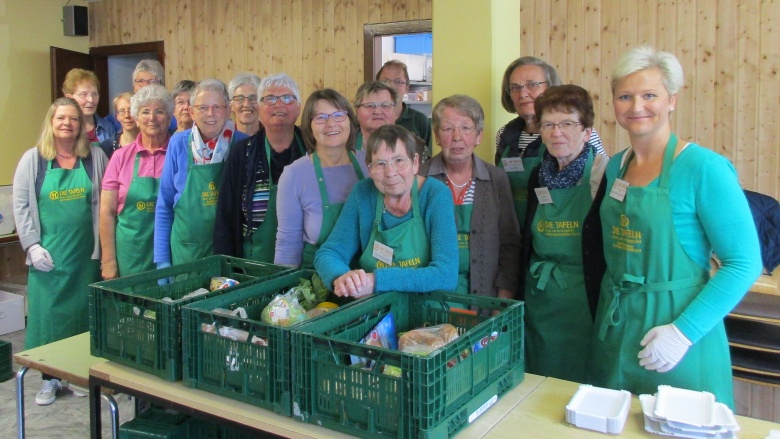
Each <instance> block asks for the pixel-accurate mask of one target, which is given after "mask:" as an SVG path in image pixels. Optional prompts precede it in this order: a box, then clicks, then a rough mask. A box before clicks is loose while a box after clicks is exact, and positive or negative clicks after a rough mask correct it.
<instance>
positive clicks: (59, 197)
mask: <svg viewBox="0 0 780 439" xmlns="http://www.w3.org/2000/svg"><path fill="white" fill-rule="evenodd" d="M79 163H80V164H79V167H78V168H74V169H63V168H56V169H52V166H51V165H52V162H51V161H49V163H48V165H47V167H46V178H45V179H44V181H43V186H42V187H41V193H40V196H39V197H38V215H39V218H40V224H41V247H43V248H45V249H46V250H47V251H48V252H49V254H50V255H51V258H52V260H53V261H54V266H55V267H54V269H52V270H51V271H49V272H43V271H38V270H37V269H35V267H33V266H30V270H29V274H28V278H27V279H28V280H27V291H28V292H29V293H28V295H27V300H28V305H29V309H30V313H29V315H28V317H27V334H26V337H25V342H24V348H25V349H31V348H35V347H38V346H42V345H45V344H47V343H51V342H54V341H57V340H62V339H63V338H67V337H70V336H73V335H77V334H81V333H82V332H85V331H88V330H89V287H88V285H89V284H91V283H93V282H97V281H98V280H100V262H99V261H98V260H97V259H92V253H93V251H94V247H95V236H94V228H93V226H92V181H90V179H89V175H88V174H87V171H86V169H84V162H83V161H82V160H81V159H79Z"/></svg>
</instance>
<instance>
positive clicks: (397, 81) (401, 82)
mask: <svg viewBox="0 0 780 439" xmlns="http://www.w3.org/2000/svg"><path fill="white" fill-rule="evenodd" d="M381 81H382V82H389V83H393V84H395V85H397V86H399V87H400V86H403V85H407V84H409V83H408V82H406V81H405V80H403V79H382V80H381Z"/></svg>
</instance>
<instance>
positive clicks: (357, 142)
mask: <svg viewBox="0 0 780 439" xmlns="http://www.w3.org/2000/svg"><path fill="white" fill-rule="evenodd" d="M361 149H363V133H362V132H361V131H360V130H358V132H357V135H356V136H355V151H360V150H361Z"/></svg>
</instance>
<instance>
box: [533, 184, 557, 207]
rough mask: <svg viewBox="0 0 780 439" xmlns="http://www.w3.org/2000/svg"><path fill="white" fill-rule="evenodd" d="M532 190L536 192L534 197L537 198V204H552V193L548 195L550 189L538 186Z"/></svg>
mask: <svg viewBox="0 0 780 439" xmlns="http://www.w3.org/2000/svg"><path fill="white" fill-rule="evenodd" d="M534 192H536V198H538V199H539V204H553V199H552V195H550V190H549V189H547V188H546V187H538V188H535V189H534Z"/></svg>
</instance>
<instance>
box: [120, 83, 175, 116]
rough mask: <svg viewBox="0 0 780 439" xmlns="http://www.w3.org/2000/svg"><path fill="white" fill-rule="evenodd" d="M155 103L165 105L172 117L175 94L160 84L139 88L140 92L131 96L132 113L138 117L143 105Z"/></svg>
mask: <svg viewBox="0 0 780 439" xmlns="http://www.w3.org/2000/svg"><path fill="white" fill-rule="evenodd" d="M153 103H160V104H162V106H163V107H165V111H167V112H168V116H169V117H170V116H171V115H172V114H173V96H171V94H170V93H169V92H168V90H166V89H165V87H163V86H162V85H159V84H149V85H147V86H146V87H144V88H142V89H140V90H138V93H136V94H134V95H133V97H132V98H130V114H131V115H132V116H133V118H135V119H138V111H139V110H140V109H141V107H145V106H147V105H150V104H153Z"/></svg>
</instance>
